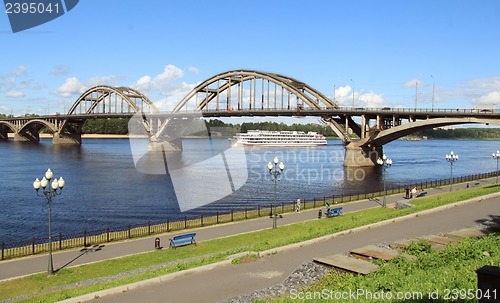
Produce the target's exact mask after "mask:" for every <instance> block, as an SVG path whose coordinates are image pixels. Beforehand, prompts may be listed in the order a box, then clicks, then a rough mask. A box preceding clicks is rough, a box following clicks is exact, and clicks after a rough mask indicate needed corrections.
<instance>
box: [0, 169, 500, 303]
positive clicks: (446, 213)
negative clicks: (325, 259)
mask: <svg viewBox="0 0 500 303" xmlns="http://www.w3.org/2000/svg"><path fill="white" fill-rule="evenodd" d="M491 181H493V182H494V179H493V180H488V181H481V185H486V184H487V183H488V182H491ZM464 187H465V185H464V184H463V185H455V186H454V189H455V190H457V189H459V188H464ZM427 191H428V195H433V194H437V193H441V192H443V191H444V192H446V191H448V187H444V188H434V189H429V190H427ZM492 196H494V197H492V198H488V199H481V198H479V199H475V200H474V201H473V202H469V203H466V204H462V205H460V206H455V207H451V208H449V209H447V210H442V211H439V212H431V213H428V214H425V215H419V216H418V217H412V218H410V219H406V220H401V221H399V220H398V221H396V222H395V223H392V222H391V223H388V224H385V225H381V226H373V227H372V228H370V229H367V230H363V231H359V232H355V233H352V234H348V235H345V236H342V237H336V238H333V239H329V240H323V241H313V243H312V244H308V245H304V246H302V245H300V246H299V245H295V246H294V247H292V248H289V249H285V250H283V251H280V252H279V253H277V254H272V255H269V256H265V257H262V258H260V259H259V260H257V261H255V262H252V263H246V264H240V265H237V266H234V265H228V264H226V265H221V266H217V267H215V268H214V269H211V270H194V271H193V272H191V273H189V274H186V275H183V276H178V277H176V278H175V279H171V280H169V279H165V278H163V279H162V280H163V282H159V281H157V280H154V281H149V282H143V283H141V285H140V287H138V288H134V289H128V286H124V287H120V288H117V289H114V292H113V291H110V290H104V291H101V292H98V293H94V294H91V295H89V296H88V297H87V298H86V299H85V298H82V297H80V298H74V299H70V300H67V301H65V302H80V301H81V302H83V301H86V300H92V301H94V298H95V297H97V296H98V297H100V298H99V299H98V301H97V302H120V303H122V302H125V303H127V302H140V301H147V302H166V301H168V302H219V301H221V300H223V299H225V298H227V297H231V296H236V295H242V294H246V293H251V292H253V291H255V290H258V289H262V288H265V287H269V286H271V285H274V284H276V283H280V282H282V281H283V280H284V279H285V278H286V277H287V276H288V275H289V274H290V273H291V272H292V271H293V270H294V269H296V268H297V267H298V266H299V265H300V264H302V263H303V262H304V261H309V260H312V259H313V258H315V257H319V256H325V255H331V254H335V253H345V252H347V251H349V250H351V249H354V248H358V247H362V246H365V245H368V244H377V243H382V242H392V241H397V240H401V239H409V238H415V237H419V236H426V235H430V234H439V233H444V232H448V231H451V230H455V229H460V228H464V227H469V226H473V225H477V224H478V223H480V222H484V221H486V220H492V218H497V220H498V216H499V215H500V207H499V205H500V195H498V194H495V195H492ZM400 199H401V194H398V195H394V196H389V197H388V203H395V201H397V200H400ZM380 203H381V202H380V201H376V200H371V201H370V200H363V201H359V202H352V203H347V204H343V205H342V206H343V208H344V210H345V212H352V211H357V210H361V209H366V208H371V207H379V204H380ZM413 203H418V199H417V200H413ZM306 220H318V219H317V209H315V210H308V211H303V212H301V213H293V214H285V215H284V218H283V219H280V221H279V223H278V226H280V225H284V224H292V223H296V222H302V221H306ZM322 220H330V219H322ZM333 220H335V219H333ZM270 227H271V221H270V220H269V218H261V219H257V220H250V221H244V222H238V223H232V224H224V225H218V226H212V227H206V228H201V229H196V230H193V231H194V232H196V233H197V238H198V241H205V240H208V239H212V238H219V237H225V236H230V235H234V234H239V233H245V232H251V231H254V230H260V229H266V228H270ZM278 228H279V227H278ZM183 233H185V232H183ZM176 234H181V233H176ZM174 235H175V234H168V235H165V236H161V239H162V244H163V245H164V246H165V245H166V244H167V243H168V241H167V239H168V238H171V237H172V236H174ZM154 238H155V237H151V238H145V239H138V240H132V241H127V242H121V243H113V244H106V246H105V247H104V248H103V249H102V250H101V251H98V252H88V253H83V254H82V253H81V252H80V251H79V250H74V251H66V252H60V253H56V254H54V262H55V263H54V265H55V268H60V267H62V266H63V265H65V264H67V263H69V264H70V266H76V265H81V264H86V263H91V262H97V261H100V260H105V259H110V258H117V257H121V256H124V255H130V254H136V253H141V252H146V251H152V250H153V247H154ZM165 253H168V251H167V252H165ZM46 258H47V256H46V255H45V256H43V255H42V256H35V257H28V258H23V259H17V260H11V261H4V262H0V280H1V279H10V278H14V277H17V276H23V275H29V274H32V273H37V272H44V271H46V261H47V259H46ZM176 294H177V295H176ZM181 294H182V295H181Z"/></svg>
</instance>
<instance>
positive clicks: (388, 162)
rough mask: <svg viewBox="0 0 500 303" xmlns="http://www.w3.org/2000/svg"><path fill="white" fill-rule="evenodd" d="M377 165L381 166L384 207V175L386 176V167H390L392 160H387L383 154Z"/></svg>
mask: <svg viewBox="0 0 500 303" xmlns="http://www.w3.org/2000/svg"><path fill="white" fill-rule="evenodd" d="M377 164H378V165H382V179H383V183H384V202H383V204H382V206H383V207H386V206H387V200H386V194H387V193H386V190H385V174H386V170H387V167H389V166H391V165H392V159H387V156H386V155H385V154H384V155H383V156H382V158H378V159H377Z"/></svg>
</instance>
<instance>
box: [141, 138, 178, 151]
mask: <svg viewBox="0 0 500 303" xmlns="http://www.w3.org/2000/svg"><path fill="white" fill-rule="evenodd" d="M148 151H149V152H163V151H166V152H179V151H182V140H181V139H178V140H173V141H166V140H153V139H151V140H150V141H149V143H148Z"/></svg>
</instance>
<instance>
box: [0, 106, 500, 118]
mask: <svg viewBox="0 0 500 303" xmlns="http://www.w3.org/2000/svg"><path fill="white" fill-rule="evenodd" d="M135 114H136V113H134V112H130V113H95V114H94V113H90V114H72V115H65V114H56V115H42V116H36V117H11V118H2V119H0V121H6V122H15V121H30V120H37V119H41V120H53V119H55V120H66V119H75V120H78V119H108V118H124V119H126V118H131V117H133V116H134V115H135ZM145 115H146V117H147V118H155V119H159V118H175V117H200V116H202V117H207V118H212V117H228V118H229V117H252V116H270V117H272V116H288V117H293V116H314V117H322V116H325V115H330V116H335V115H349V116H356V117H361V116H363V115H367V116H373V117H374V116H377V115H384V116H392V115H397V116H398V117H400V118H404V119H409V118H410V117H413V118H419V119H420V118H424V119H425V118H443V117H458V118H469V117H472V118H485V119H499V118H500V110H495V111H493V110H485V109H429V108H421V109H412V108H388V107H384V108H361V107H339V108H322V109H310V108H307V109H301V110H297V109H267V108H263V109H261V108H255V109H243V110H234V109H231V110H222V109H219V110H215V109H209V110H202V111H194V110H189V111H178V112H170V111H162V112H151V113H145Z"/></svg>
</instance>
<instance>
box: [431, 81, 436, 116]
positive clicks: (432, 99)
mask: <svg viewBox="0 0 500 303" xmlns="http://www.w3.org/2000/svg"><path fill="white" fill-rule="evenodd" d="M431 78H432V111H434V87H435V86H434V77H433V76H432V75H431Z"/></svg>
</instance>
